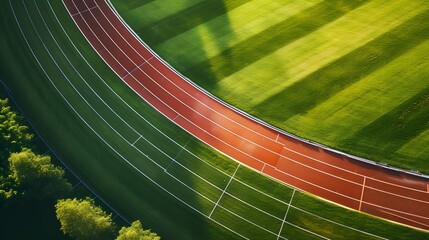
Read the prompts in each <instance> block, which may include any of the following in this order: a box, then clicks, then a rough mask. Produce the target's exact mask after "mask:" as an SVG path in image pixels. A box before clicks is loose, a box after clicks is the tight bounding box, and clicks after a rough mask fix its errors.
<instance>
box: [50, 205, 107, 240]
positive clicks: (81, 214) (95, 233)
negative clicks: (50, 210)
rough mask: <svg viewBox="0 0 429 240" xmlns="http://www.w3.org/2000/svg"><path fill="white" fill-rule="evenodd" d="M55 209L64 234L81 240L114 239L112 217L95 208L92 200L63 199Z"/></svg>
mask: <svg viewBox="0 0 429 240" xmlns="http://www.w3.org/2000/svg"><path fill="white" fill-rule="evenodd" d="M55 208H56V214H57V219H58V220H59V221H60V223H61V230H62V231H63V233H64V234H68V235H69V236H71V237H73V238H77V239H81V240H84V239H91V240H96V239H112V237H113V232H114V229H115V224H114V223H113V222H112V218H111V216H112V215H111V214H109V215H108V214H107V213H106V212H104V211H103V210H102V209H101V208H100V207H98V206H95V205H94V201H93V200H92V199H90V198H86V199H76V198H74V199H61V200H58V202H57V204H56V205H55Z"/></svg>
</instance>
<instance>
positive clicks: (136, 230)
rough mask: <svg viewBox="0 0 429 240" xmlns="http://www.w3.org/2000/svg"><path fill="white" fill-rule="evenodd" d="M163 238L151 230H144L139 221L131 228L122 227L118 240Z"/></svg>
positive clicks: (155, 239) (154, 239) (157, 239)
mask: <svg viewBox="0 0 429 240" xmlns="http://www.w3.org/2000/svg"><path fill="white" fill-rule="evenodd" d="M160 239H161V237H160V236H158V235H157V234H156V233H154V232H151V230H150V229H149V230H144V229H143V227H142V224H141V222H140V221H139V220H137V221H134V222H133V223H132V224H131V226H129V227H122V228H121V230H119V235H118V237H117V238H116V240H160Z"/></svg>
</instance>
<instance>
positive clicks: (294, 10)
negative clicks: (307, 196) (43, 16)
mask: <svg viewBox="0 0 429 240" xmlns="http://www.w3.org/2000/svg"><path fill="white" fill-rule="evenodd" d="M112 2H113V3H114V5H115V6H116V7H117V9H118V11H119V12H120V14H121V15H122V16H123V17H124V19H125V20H126V21H127V23H128V24H130V26H131V27H132V28H133V29H134V30H135V31H136V32H137V33H138V34H139V36H140V37H141V38H142V39H143V40H144V41H145V42H147V43H148V44H149V45H150V46H151V47H152V48H153V49H154V50H155V51H156V52H157V53H159V54H160V55H161V56H162V57H163V58H165V59H166V60H167V61H168V62H169V63H170V64H172V65H173V66H174V67H175V68H177V69H178V70H180V71H181V72H182V73H183V74H184V75H185V76H187V77H189V78H190V79H191V80H192V81H194V82H196V83H197V84H198V85H200V86H202V87H204V88H205V89H207V90H209V91H210V92H212V93H213V94H215V95H217V96H218V97H220V98H221V99H223V100H225V101H227V102H229V103H231V104H232V105H235V106H237V107H239V108H240V109H243V110H245V111H247V112H249V113H251V114H253V115H255V116H257V117H258V118H261V119H263V120H265V121H267V122H269V123H271V124H273V125H275V126H277V127H280V128H282V129H285V130H286V131H289V132H292V133H294V134H297V135H299V136H301V137H304V138H308V139H311V140H314V141H317V142H320V143H322V144H326V145H328V146H330V147H333V148H336V149H340V150H343V151H346V152H348V153H352V154H355V155H358V156H361V157H366V158H369V159H372V160H376V161H382V162H386V163H389V164H392V165H394V166H398V167H401V168H405V169H414V170H419V171H421V172H425V173H428V172H429V164H428V163H427V156H428V155H429V149H428V148H427V147H426V146H427V145H428V144H429V137H428V136H429V128H428V127H429V125H428V124H427V122H428V120H429V114H428V111H427V108H428V104H429V101H428V100H427V99H428V96H429V95H428V94H429V82H428V81H427V77H428V76H429V71H428V69H429V62H428V61H427V59H428V52H429V51H428V49H429V41H428V40H429V38H428V37H429V11H428V7H429V3H428V2H427V1H422V0H421V1H411V2H410V1H407V0H395V1H389V2H386V1H381V0H372V1H365V0H362V1H335V0H327V1H320V0H306V1H297V0H287V1H284V0H277V1H268V2H267V1H262V0H252V1H217V0H215V1H199V0H190V1H185V2H180V3H177V1H172V0H161V1H117V0H113V1H112ZM279 16H280V17H279Z"/></svg>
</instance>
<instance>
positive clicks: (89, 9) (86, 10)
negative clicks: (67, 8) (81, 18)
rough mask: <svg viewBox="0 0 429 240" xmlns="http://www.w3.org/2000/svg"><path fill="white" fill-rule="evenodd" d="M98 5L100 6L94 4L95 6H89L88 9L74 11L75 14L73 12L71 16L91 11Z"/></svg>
mask: <svg viewBox="0 0 429 240" xmlns="http://www.w3.org/2000/svg"><path fill="white" fill-rule="evenodd" d="M97 7H98V6H94V7H90V8H87V9H85V10H83V11H81V12H77V13H74V14H72V15H71V16H72V17H74V16H76V15H81V14H82V13H84V12H88V11H91V10H92V9H94V8H97Z"/></svg>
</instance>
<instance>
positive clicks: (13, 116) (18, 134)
mask: <svg viewBox="0 0 429 240" xmlns="http://www.w3.org/2000/svg"><path fill="white" fill-rule="evenodd" d="M21 122H22V117H21V116H19V115H18V114H17V113H16V112H14V111H12V109H11V107H10V106H9V99H7V98H6V99H0V157H1V158H2V160H3V161H2V162H3V163H4V162H5V161H6V159H7V157H8V156H9V154H10V153H11V152H17V151H20V150H21V148H22V146H25V145H26V143H27V142H28V141H30V140H31V139H33V137H34V135H33V134H31V133H29V128H28V127H27V126H25V125H22V124H21Z"/></svg>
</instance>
